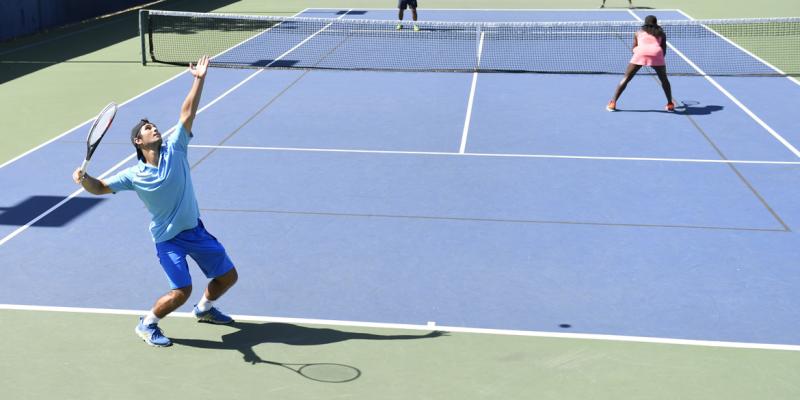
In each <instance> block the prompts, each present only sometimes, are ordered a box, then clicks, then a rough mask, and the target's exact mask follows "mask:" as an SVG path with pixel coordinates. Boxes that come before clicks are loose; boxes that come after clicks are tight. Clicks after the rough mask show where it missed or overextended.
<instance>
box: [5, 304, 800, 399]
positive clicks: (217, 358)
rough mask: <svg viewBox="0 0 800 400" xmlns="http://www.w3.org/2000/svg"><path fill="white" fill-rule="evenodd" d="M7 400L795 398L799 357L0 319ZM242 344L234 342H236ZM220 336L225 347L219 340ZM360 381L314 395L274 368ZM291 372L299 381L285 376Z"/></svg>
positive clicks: (118, 318) (189, 322)
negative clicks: (328, 367)
mask: <svg viewBox="0 0 800 400" xmlns="http://www.w3.org/2000/svg"><path fill="white" fill-rule="evenodd" d="M0 320H2V325H0V327H2V328H0V329H2V331H1V332H0V337H1V338H2V339H3V345H2V347H3V362H2V363H1V364H0V385H2V387H3V388H4V389H3V390H4V394H3V396H4V398H9V399H55V398H57V399H85V400H88V399H110V398H113V399H138V398H141V397H142V396H153V395H155V396H169V397H170V398H182V399H184V398H185V399H199V398H226V399H257V398H277V399H336V398H352V399H490V398H491V399H553V400H556V399H665V400H666V399H776V400H777V399H787V400H788V399H794V398H797V396H798V393H800V384H798V382H800V357H798V355H797V353H796V352H785V351H774V350H752V349H734V348H717V347H703V346H687V345H671V344H653V343H633V342H615V341H606V340H584V339H556V338H542V337H523V336H506V335H490V334H473V333H449V334H444V335H442V336H439V337H425V335H426V334H429V333H430V331H415V330H405V329H402V330H401V329H375V328H360V327H348V326H330V325H328V326H320V325H306V324H291V323H274V322H255V321H253V322H248V321H243V322H240V323H237V326H213V325H206V324H198V323H196V322H195V321H194V320H193V319H190V318H182V317H173V318H169V319H168V320H165V321H164V322H163V323H162V324H161V325H163V328H164V329H165V330H166V333H167V334H168V335H170V336H171V337H172V338H173V339H174V340H175V341H176V342H177V344H176V345H174V346H172V347H170V348H165V349H162V348H151V347H148V346H146V345H144V344H143V343H141V342H140V341H139V340H138V338H136V337H135V336H134V335H133V321H135V317H132V316H128V315H98V314H74V313H61V312H43V311H35V312H24V311H14V310H3V311H0ZM237 332H238V333H237ZM226 335H228V336H226ZM250 351H252V352H253V353H254V354H256V355H257V356H258V357H260V358H261V359H262V360H264V361H271V362H277V363H283V364H307V363H334V364H339V365H340V367H339V368H344V370H343V372H342V375H341V376H342V379H349V378H350V377H351V376H352V375H349V373H348V369H349V368H355V369H357V371H358V372H359V373H360V375H358V376H357V378H356V379H354V380H352V381H349V382H345V383H326V382H319V381H316V380H313V379H310V378H322V379H326V378H331V379H333V380H336V377H337V375H336V372H337V371H332V372H331V373H328V374H325V373H323V375H322V376H314V375H312V376H311V377H310V378H309V377H304V376H301V375H299V374H297V373H295V372H294V371H292V370H290V369H288V368H286V367H283V366H279V365H273V364H268V363H264V362H261V363H255V364H253V363H251V362H248V361H245V357H244V354H246V353H249V352H250ZM289 368H295V369H296V368H298V367H297V366H290V367H289Z"/></svg>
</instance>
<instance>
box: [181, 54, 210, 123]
mask: <svg viewBox="0 0 800 400" xmlns="http://www.w3.org/2000/svg"><path fill="white" fill-rule="evenodd" d="M207 70H208V56H202V57H200V59H199V60H197V66H194V65H192V64H189V72H190V73H191V74H192V75H193V76H194V82H193V83H192V88H191V89H190V90H189V94H188V95H187V96H186V100H184V101H183V105H182V106H181V120H180V121H181V124H183V126H184V127H185V128H186V131H187V132H191V131H192V123H193V122H194V117H195V115H196V114H197V105H198V104H200V95H201V94H202V93H203V82H204V81H205V77H206V71H207Z"/></svg>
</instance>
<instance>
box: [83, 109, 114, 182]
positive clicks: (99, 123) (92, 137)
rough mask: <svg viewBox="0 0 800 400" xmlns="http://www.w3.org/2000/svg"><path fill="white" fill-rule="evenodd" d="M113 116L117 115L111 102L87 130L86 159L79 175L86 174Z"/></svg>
mask: <svg viewBox="0 0 800 400" xmlns="http://www.w3.org/2000/svg"><path fill="white" fill-rule="evenodd" d="M115 115H117V103H114V102H113V101H112V102H111V103H109V104H108V105H107V106H106V108H104V109H103V111H100V114H98V115H97V118H96V119H95V120H94V123H93V124H92V127H91V128H90V129H89V136H87V137H86V159H85V160H83V164H81V175H83V174H85V173H86V167H87V166H88V165H89V160H90V159H91V158H92V154H94V151H95V150H96V149H97V145H98V144H100V140H101V139H103V136H104V135H105V134H106V132H108V128H110V127H111V122H113V121H114V116H115Z"/></svg>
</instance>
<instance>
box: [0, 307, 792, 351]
mask: <svg viewBox="0 0 800 400" xmlns="http://www.w3.org/2000/svg"><path fill="white" fill-rule="evenodd" d="M0 310H13V311H40V312H62V313H78V314H101V315H134V316H140V315H144V314H147V310H117V309H109V308H80V307H51V306H29V305H16V304H0ZM169 316H170V317H179V318H195V316H194V315H193V314H192V313H189V312H173V313H171V314H170V315H169ZM231 317H232V318H233V319H235V320H238V321H253V322H280V323H287V324H306V325H327V326H350V327H362V328H378V329H403V330H416V331H425V330H430V329H431V328H435V329H436V330H437V331H442V332H458V333H476V334H484V335H505V336H527V337H543V338H557V339H582V340H603V341H614V342H632V343H653V344H672V345H682V346H702V347H721V348H736V349H758V350H782V351H800V345H791V344H773V343H748V342H727V341H716V340H693V339H672V338H660V337H646V336H625V335H605V334H594V333H563V332H543V331H524V330H513V329H485V328H469V327H462V326H445V325H436V324H435V322H434V323H433V325H432V324H431V322H433V321H429V322H428V323H426V324H425V325H413V324H390V323H379V322H364V321H345V320H332V319H306V318H284V317H268V316H258V315H231Z"/></svg>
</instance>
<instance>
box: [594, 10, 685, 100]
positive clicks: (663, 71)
mask: <svg viewBox="0 0 800 400" xmlns="http://www.w3.org/2000/svg"><path fill="white" fill-rule="evenodd" d="M666 54H667V35H666V34H665V33H664V30H663V29H661V27H660V26H658V20H656V17H655V16H654V15H648V16H647V17H646V18H645V19H644V25H643V26H642V28H641V29H639V31H638V32H636V35H635V36H634V37H633V57H631V61H630V63H629V64H628V68H627V69H626V70H625V77H623V78H622V82H620V83H619V85H618V86H617V91H616V92H614V98H613V99H611V101H609V102H608V106H606V109H607V110H608V111H617V100H619V96H621V95H622V92H623V91H624V90H625V88H626V87H627V86H628V82H630V81H631V79H633V77H634V75H636V73H637V72H639V69H641V68H642V66H643V65H647V66H649V67H652V68H653V69H654V70H655V71H656V74H658V79H659V80H660V81H661V87H662V88H663V89H664V94H665V95H666V96H667V105H666V107H664V108H665V109H666V110H667V111H669V112H672V111H675V103H674V102H673V101H672V87H671V86H670V84H669V79H667V66H666V64H665V63H664V55H666Z"/></svg>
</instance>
